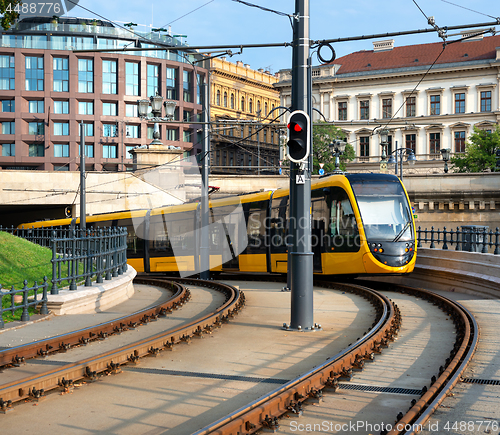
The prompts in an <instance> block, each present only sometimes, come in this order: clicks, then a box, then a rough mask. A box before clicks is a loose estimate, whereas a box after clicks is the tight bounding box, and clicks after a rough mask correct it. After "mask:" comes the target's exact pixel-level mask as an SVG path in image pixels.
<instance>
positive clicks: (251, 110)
mask: <svg viewBox="0 0 500 435" xmlns="http://www.w3.org/2000/svg"><path fill="white" fill-rule="evenodd" d="M248 111H249V112H250V113H253V100H252V99H251V98H250V100H248Z"/></svg>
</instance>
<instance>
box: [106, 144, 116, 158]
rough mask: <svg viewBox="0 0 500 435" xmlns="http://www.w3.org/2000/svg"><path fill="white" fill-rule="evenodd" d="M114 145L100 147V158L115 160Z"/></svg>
mask: <svg viewBox="0 0 500 435" xmlns="http://www.w3.org/2000/svg"><path fill="white" fill-rule="evenodd" d="M116 151H117V149H116V145H103V146H102V157H103V158H104V159H116V156H117V152H116Z"/></svg>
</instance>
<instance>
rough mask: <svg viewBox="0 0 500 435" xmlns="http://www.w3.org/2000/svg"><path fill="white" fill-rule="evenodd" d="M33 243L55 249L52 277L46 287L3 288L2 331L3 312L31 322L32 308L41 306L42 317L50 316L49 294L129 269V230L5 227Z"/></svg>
mask: <svg viewBox="0 0 500 435" xmlns="http://www.w3.org/2000/svg"><path fill="white" fill-rule="evenodd" d="M0 231H6V232H9V233H11V234H14V235H16V236H18V237H21V238H23V239H26V240H28V241H30V242H32V243H36V244H38V245H41V246H45V247H47V248H50V249H51V250H52V259H51V264H52V277H51V279H50V283H51V285H50V284H49V280H48V278H47V277H45V279H44V283H43V285H37V283H36V282H35V285H34V286H33V287H28V283H27V281H24V287H23V288H22V289H17V290H16V289H15V288H14V286H12V288H11V289H10V290H8V291H4V290H2V287H1V286H0V301H1V302H2V304H1V307H0V328H2V327H3V326H4V320H3V313H4V312H9V311H11V312H12V313H14V311H16V310H20V309H22V310H23V313H22V315H21V320H22V321H27V320H29V312H28V309H29V307H36V306H38V308H39V310H40V314H46V313H47V292H48V287H49V285H50V293H51V294H53V295H55V294H58V293H59V288H60V287H61V286H64V284H65V283H67V284H68V286H69V290H76V288H77V284H79V283H82V284H84V285H85V286H87V287H89V286H92V281H94V280H95V282H96V283H97V284H100V283H102V282H103V280H111V279H112V278H114V277H117V276H119V275H122V274H123V273H124V272H125V271H126V270H127V229H126V228H97V229H87V230H80V229H71V228H22V229H17V228H14V227H11V228H2V227H1V226H0Z"/></svg>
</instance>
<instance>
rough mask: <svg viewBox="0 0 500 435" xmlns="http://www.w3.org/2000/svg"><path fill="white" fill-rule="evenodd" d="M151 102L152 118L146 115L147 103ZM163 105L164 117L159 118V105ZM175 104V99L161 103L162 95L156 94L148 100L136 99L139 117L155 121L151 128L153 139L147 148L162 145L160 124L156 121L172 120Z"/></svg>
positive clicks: (147, 110) (147, 111)
mask: <svg viewBox="0 0 500 435" xmlns="http://www.w3.org/2000/svg"><path fill="white" fill-rule="evenodd" d="M150 104H151V113H152V115H153V117H152V118H150V117H148V113H149V105H150ZM163 104H164V105H165V112H166V116H165V118H161V112H162V110H161V106H162V105H163ZM176 106H177V102H176V101H172V100H167V101H165V103H163V97H162V96H161V95H158V92H157V93H156V95H152V96H151V97H150V98H149V100H138V101H137V113H138V115H139V117H140V118H142V119H146V121H148V120H152V121H155V123H154V128H153V141H152V142H151V143H150V144H149V145H148V148H149V147H150V146H151V145H156V146H163V144H162V143H161V141H160V125H159V123H158V122H157V121H158V120H159V121H165V120H166V121H172V120H173V119H174V114H175V107H176Z"/></svg>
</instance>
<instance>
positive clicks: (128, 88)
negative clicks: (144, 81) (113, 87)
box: [107, 62, 139, 95]
mask: <svg viewBox="0 0 500 435" xmlns="http://www.w3.org/2000/svg"><path fill="white" fill-rule="evenodd" d="M115 65H116V64H115ZM107 93H108V94H110V93H111V92H107ZM113 94H116V92H113ZM125 95H139V64H138V63H134V62H125Z"/></svg>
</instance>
